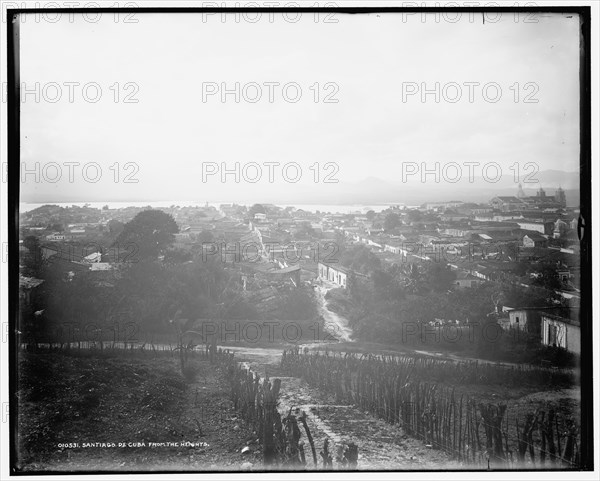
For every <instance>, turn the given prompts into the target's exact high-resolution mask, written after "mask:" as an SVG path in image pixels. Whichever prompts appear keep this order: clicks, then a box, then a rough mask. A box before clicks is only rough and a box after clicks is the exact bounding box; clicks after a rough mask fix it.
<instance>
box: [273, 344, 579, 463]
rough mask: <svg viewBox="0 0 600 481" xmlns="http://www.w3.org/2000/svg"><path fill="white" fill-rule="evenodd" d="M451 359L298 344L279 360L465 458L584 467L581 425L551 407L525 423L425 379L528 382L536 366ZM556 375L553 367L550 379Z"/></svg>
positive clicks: (498, 407) (499, 407) (296, 373)
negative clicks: (304, 349)
mask: <svg viewBox="0 0 600 481" xmlns="http://www.w3.org/2000/svg"><path fill="white" fill-rule="evenodd" d="M452 364H454V369H452V368H450V366H449V363H445V362H444V361H441V362H440V361H437V360H423V359H413V358H409V357H399V358H381V357H375V356H364V355H363V356H360V357H359V356H357V355H351V354H346V355H337V356H336V355H328V354H325V355H323V354H319V353H317V354H313V355H303V354H300V353H299V350H298V349H297V348H296V349H293V350H291V351H284V352H283V355H282V361H281V367H282V369H283V371H284V372H286V373H287V374H289V375H293V376H298V377H302V378H304V379H305V380H306V381H307V382H308V383H310V384H312V385H314V386H316V387H319V388H321V389H323V390H325V391H328V392H331V393H333V394H335V397H336V400H337V402H346V403H352V404H355V405H356V406H358V407H360V408H361V409H362V410H365V411H368V412H370V413H372V414H374V415H376V416H378V417H380V418H382V419H385V420H386V421H387V422H389V423H392V424H397V425H399V426H401V427H402V428H403V430H404V431H405V432H406V433H407V434H408V435H411V436H413V437H416V438H419V439H421V440H423V442H424V443H425V444H427V445H429V446H430V447H433V448H437V449H441V450H443V451H445V452H447V453H449V454H450V455H452V456H453V457H455V458H457V459H459V460H461V461H464V462H467V463H473V464H479V465H482V464H483V465H485V464H488V465H489V464H490V463H493V464H494V466H499V465H500V466H503V467H507V466H508V467H515V466H528V467H531V466H536V463H538V462H539V463H540V464H541V465H542V466H545V467H568V468H577V467H578V466H579V447H578V443H577V440H578V432H577V428H576V426H575V424H574V423H573V422H572V420H570V419H559V416H558V415H557V414H556V413H555V412H554V411H553V410H552V409H545V410H539V411H537V412H535V413H531V414H528V415H527V416H526V418H525V421H522V420H520V419H519V417H518V415H517V414H516V413H512V415H511V413H508V411H507V406H506V405H505V404H490V403H482V402H478V401H477V400H476V399H474V398H472V397H469V396H466V395H462V394H457V393H456V390H455V389H454V388H451V387H446V386H443V385H441V384H440V383H438V382H435V381H432V382H426V381H423V378H424V379H433V380H437V379H443V375H447V376H448V378H449V380H450V381H455V382H456V381H458V383H461V384H469V383H474V384H477V383H484V381H486V380H489V376H496V375H497V376H498V377H497V378H496V379H497V380H498V382H503V383H509V382H513V383H514V382H517V379H521V380H522V379H525V381H531V376H532V375H533V372H532V371H531V370H527V369H514V368H507V367H502V366H493V365H483V366H482V365H476V364H472V363H468V364H466V365H462V366H461V365H460V364H458V365H456V363H452ZM537 375H539V373H537ZM553 375H554V374H553V373H552V372H549V373H547V378H549V379H552V376H553ZM563 375H564V373H559V374H558V376H563ZM520 376H522V377H520ZM511 418H512V420H513V422H514V424H513V423H510V421H509V419H511Z"/></svg>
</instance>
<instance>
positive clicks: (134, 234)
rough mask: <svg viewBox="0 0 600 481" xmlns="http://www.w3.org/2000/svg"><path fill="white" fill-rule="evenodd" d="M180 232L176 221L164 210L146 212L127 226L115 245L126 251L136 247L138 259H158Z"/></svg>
mask: <svg viewBox="0 0 600 481" xmlns="http://www.w3.org/2000/svg"><path fill="white" fill-rule="evenodd" d="M177 232H179V227H178V226H177V224H176V222H175V220H174V219H173V217H172V216H171V215H170V214H167V213H165V212H163V211H162V210H144V211H142V212H140V213H139V214H137V215H136V216H135V217H134V218H133V219H132V220H131V221H130V222H128V223H127V224H125V227H124V228H123V231H122V232H121V233H120V234H119V236H118V237H117V240H116V242H115V244H116V245H117V246H118V247H120V248H122V249H125V248H126V247H127V246H128V245H131V244H133V245H135V246H136V248H137V249H136V250H137V252H136V255H137V258H138V259H149V258H156V257H157V256H158V255H159V254H161V253H162V252H163V251H164V250H165V249H166V247H167V246H169V245H170V244H171V243H172V242H173V241H174V239H175V237H174V234H175V233H177Z"/></svg>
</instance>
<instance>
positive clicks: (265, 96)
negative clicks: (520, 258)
mask: <svg viewBox="0 0 600 481" xmlns="http://www.w3.org/2000/svg"><path fill="white" fill-rule="evenodd" d="M90 18H91V17H90ZM490 18H491V19H492V20H493V18H492V16H491V15H490ZM335 19H336V20H337V23H323V20H324V18H323V16H321V18H320V19H319V22H318V23H317V22H315V18H314V16H313V15H312V14H308V13H306V14H304V15H303V16H302V18H301V19H300V20H299V21H298V22H296V23H292V22H291V21H290V20H289V19H288V21H286V20H285V19H284V18H283V17H282V16H281V15H275V16H274V17H272V18H269V17H268V15H267V14H263V15H262V17H261V19H260V20H259V21H258V22H256V23H250V22H249V21H247V19H246V20H244V19H241V21H239V22H236V21H235V17H234V15H233V14H230V15H229V16H227V17H226V18H225V17H221V16H219V15H214V16H210V17H208V18H207V17H204V16H203V15H202V14H136V16H135V20H137V23H123V16H122V15H121V17H120V19H119V20H120V21H119V22H115V18H114V17H113V15H112V14H108V13H107V14H104V15H103V16H102V18H101V19H100V20H99V21H98V22H96V23H91V22H90V21H86V20H85V19H84V18H83V17H81V16H77V15H76V16H74V17H69V16H67V15H66V14H65V15H63V16H62V17H61V19H60V21H58V22H56V23H51V22H48V21H39V19H38V21H37V22H36V21H35V20H36V19H35V18H34V17H33V16H28V17H27V18H25V19H24V21H22V24H21V82H22V85H26V86H27V89H29V90H35V89H36V87H35V84H36V82H38V83H39V88H38V90H39V92H40V99H39V102H36V101H35V100H36V99H35V96H34V95H33V94H29V95H27V97H26V98H25V102H24V103H23V104H22V112H21V133H22V162H24V163H25V164H26V165H27V168H28V169H32V168H33V165H34V164H35V163H36V162H39V163H40V166H41V167H43V166H44V165H46V164H47V163H49V162H56V163H57V164H58V165H59V166H61V169H62V174H63V175H62V179H61V180H60V181H59V182H56V183H51V182H48V181H47V180H48V179H47V178H45V177H44V175H42V176H41V178H40V182H38V183H36V182H33V181H32V180H33V177H32V176H29V177H28V180H27V182H26V183H25V184H23V185H22V196H21V199H22V201H41V200H42V201H57V202H58V201H61V200H72V199H74V198H75V197H79V198H80V199H81V200H87V199H89V200H101V199H107V200H122V199H131V200H151V199H167V198H168V199H171V198H172V199H182V200H184V199H198V200H205V199H206V200H211V199H224V198H227V197H228V195H229V194H230V193H231V194H232V195H233V194H235V195H237V196H239V195H242V194H243V195H246V194H247V195H259V194H260V193H261V192H265V191H266V190H268V192H269V193H271V194H278V193H282V194H285V193H287V192H290V189H292V190H293V189H304V190H305V192H306V193H307V195H309V194H310V189H311V188H315V189H316V188H317V187H316V186H315V185H314V183H313V182H314V178H313V175H314V173H313V171H311V170H309V167H310V166H311V165H312V164H314V162H319V163H320V170H321V177H320V179H319V181H320V182H322V176H323V174H325V173H327V172H331V171H332V170H331V169H332V168H329V170H328V171H325V170H324V167H323V166H324V164H325V163H327V162H335V163H336V164H337V166H339V171H338V172H337V173H335V174H334V176H333V178H336V179H338V180H339V181H340V183H342V184H344V183H352V182H357V181H360V180H362V179H365V178H367V177H378V178H381V179H384V180H390V181H400V180H401V174H402V163H403V162H404V163H405V165H406V163H407V162H417V163H421V162H425V163H426V165H428V166H430V167H431V166H433V165H434V164H435V163H436V162H440V163H441V165H444V164H445V163H448V162H457V163H458V164H459V165H461V166H464V162H480V163H482V164H483V163H486V162H498V163H499V164H500V165H501V166H502V169H503V170H504V173H505V174H511V175H512V171H509V166H510V165H513V164H514V163H515V162H518V163H520V164H521V165H524V164H525V163H527V162H535V163H537V164H538V165H539V169H540V170H546V169H558V170H565V171H577V170H578V165H579V122H578V119H579V107H578V102H579V78H578V75H579V74H578V69H579V66H578V65H579V57H578V50H579V36H578V29H579V19H578V17H577V16H575V15H573V16H571V15H569V16H568V17H567V16H564V15H554V14H553V15H547V16H539V15H538V16H537V17H536V18H535V20H537V23H523V18H522V17H521V18H520V19H519V20H520V21H519V22H515V18H514V16H513V15H512V14H504V16H503V17H502V18H501V19H500V21H498V22H495V23H492V22H490V21H486V22H485V24H484V23H483V22H482V21H481V18H480V17H479V16H477V17H470V16H469V15H468V14H466V13H464V14H463V15H462V18H461V19H460V21H458V22H456V23H450V22H448V21H444V20H443V19H442V20H441V21H439V22H436V21H435V20H436V19H435V17H434V16H433V15H430V16H428V17H423V18H422V17H421V16H420V15H416V16H412V17H408V18H406V17H404V18H403V16H402V15H401V14H371V15H343V14H337V15H336V17H335ZM292 20H293V19H292ZM69 82H79V84H80V85H74V86H73V87H72V88H73V99H72V100H73V101H72V102H70V99H69V86H68V83H69ZM93 82H95V83H96V84H97V85H98V86H100V88H101V89H102V92H101V94H100V97H99V100H98V101H97V102H95V103H93V102H92V101H91V100H93V99H94V97H95V96H96V95H97V89H96V88H95V87H94V85H91V83H93ZM116 82H118V86H116V85H115V83H116ZM128 82H130V83H132V84H131V85H128V86H127V87H126V86H125V84H127V83H128ZM236 82H239V84H240V94H241V95H240V99H239V103H236V101H235V100H236V99H235V96H234V95H233V94H229V95H227V96H226V97H225V99H224V100H225V102H223V101H222V98H221V95H220V93H221V92H220V90H221V87H222V84H224V85H225V86H226V87H227V88H229V89H234V88H235V83H236ZM265 82H267V83H268V82H278V83H279V85H278V86H273V87H272V89H273V101H272V102H270V101H269V100H270V99H269V87H268V85H266V84H265ZM316 82H318V84H319V85H318V88H316V87H315V83H316ZM436 82H437V83H439V85H440V87H439V91H440V94H441V95H440V98H439V99H438V100H439V101H438V102H436V98H435V95H434V94H433V93H431V94H429V95H427V96H426V97H425V99H423V98H422V97H421V88H422V87H423V86H424V87H426V88H428V89H430V90H433V89H435V84H436ZM469 82H479V85H473V87H472V89H473V98H472V101H470V99H469V87H468V85H467V84H465V83H469ZM53 83H56V84H58V87H59V88H60V94H61V98H60V99H59V100H57V101H54V100H55V99H56V97H57V95H58V93H59V92H58V90H57V88H56V84H53ZM253 83H256V84H258V85H259V86H260V88H261V93H262V97H261V98H260V100H258V101H256V102H254V103H253V102H251V100H253V99H254V98H255V97H256V95H257V90H256V88H255V86H253V85H254V84H253ZM293 83H295V84H294V85H291V84H293ZM327 83H331V84H329V85H328V86H327V87H325V84H327ZM453 83H456V84H458V86H459V87H460V89H461V94H462V97H461V98H460V100H458V101H456V102H452V100H454V99H455V98H456V96H457V93H458V91H457V89H456V88H455V87H456V84H453ZM515 83H518V86H517V85H515ZM86 84H89V85H88V88H87V90H86V94H87V99H88V100H86V98H85V97H84V95H83V92H82V87H83V86H84V85H86ZM133 84H135V85H133ZM285 84H290V85H288V88H287V90H286V95H287V97H284V93H283V92H282V86H284V85H285ZM486 84H488V87H487V90H486V95H487V96H484V94H483V92H482V90H483V89H482V87H483V86H484V85H486ZM297 86H299V87H300V89H301V97H300V99H299V100H298V101H297V102H292V100H294V98H295V97H296V95H297V93H298V90H297ZM497 86H499V87H500V88H501V92H499V91H498V90H497ZM212 88H218V89H219V92H217V94H215V95H209V96H205V98H204V99H203V92H204V93H205V94H206V93H207V89H212ZM414 89H419V90H418V92H417V93H416V94H414V95H404V98H403V93H404V94H407V93H410V92H412V91H413V90H414ZM315 91H318V92H319V97H318V98H315ZM116 92H118V93H119V96H118V98H116ZM517 93H518V95H517ZM244 94H245V95H244ZM328 94H329V95H331V96H330V97H329V99H336V100H338V102H337V103H326V102H324V100H325V97H326V96H327V95H328ZM444 94H445V95H444ZM127 95H130V97H129V100H138V102H137V103H126V102H125V99H126V96H127ZM528 95H529V97H527V96H528ZM496 97H497V98H498V99H499V100H498V101H496V102H493V100H495V98H496ZM286 99H287V100H286ZM115 100H116V102H115ZM315 100H317V101H316V102H315ZM423 100H424V101H423ZM526 100H530V101H531V100H537V102H526ZM66 162H79V163H80V164H81V165H84V164H89V163H92V162H97V163H98V164H99V165H100V166H101V167H102V174H101V178H100V181H98V182H96V183H92V182H89V181H85V180H84V178H83V177H82V174H81V170H80V167H77V166H74V167H73V168H74V182H73V183H69V179H68V165H67V164H65V163H66ZM115 162H118V163H119V170H120V176H119V179H118V182H115V180H116V179H115V178H114V176H115V171H116V167H113V169H112V170H110V168H109V167H110V166H111V165H112V166H114V165H115ZM127 162H135V163H136V165H137V166H138V167H139V170H137V172H135V173H134V174H133V176H132V177H131V178H130V180H131V179H137V180H138V181H139V182H138V183H124V182H123V180H124V178H123V176H124V175H125V174H127V173H133V168H132V167H129V168H128V169H127V170H126V169H125V168H124V165H125V164H126V163H127ZM203 162H217V163H221V162H226V163H227V165H228V167H230V168H233V167H234V163H235V162H240V163H241V166H243V165H244V164H246V163H248V162H257V163H258V164H259V165H261V166H262V168H263V177H262V180H261V181H260V182H258V183H256V184H252V183H250V182H246V181H245V180H244V179H241V182H240V183H239V184H236V183H235V182H234V180H233V176H229V177H228V178H227V179H226V180H227V181H226V182H225V183H222V182H221V179H220V177H219V176H218V175H217V176H211V177H209V178H208V181H207V182H204V183H203V181H202V180H203V179H202V163H203ZM264 162H279V163H280V164H282V165H283V164H285V163H288V162H297V163H298V164H299V165H300V166H301V167H302V179H301V181H300V182H299V183H298V184H295V185H294V184H291V183H289V182H286V181H285V180H284V178H283V176H282V173H281V171H280V169H279V168H278V167H274V182H273V183H269V182H268V179H267V173H268V170H267V169H268V167H267V166H265V165H264ZM78 169H79V170H78ZM249 169H250V168H249ZM475 172H476V174H477V175H478V176H480V175H481V172H479V171H477V168H475ZM45 173H46V177H48V178H50V179H52V178H53V176H54V175H55V174H54V173H55V170H53V169H52V168H48V169H47V170H46V171H45ZM246 173H247V174H248V175H249V176H250V177H253V176H254V175H255V170H252V169H250V170H247V171H246ZM466 173H467V170H466V168H465V170H464V171H463V175H466ZM87 174H88V177H89V178H93V177H94V176H95V175H96V174H95V170H94V169H93V168H90V169H89V170H88V171H87ZM288 174H289V175H290V176H292V177H293V175H294V171H293V170H291V171H288ZM319 187H323V186H319ZM308 200H309V199H307V201H308Z"/></svg>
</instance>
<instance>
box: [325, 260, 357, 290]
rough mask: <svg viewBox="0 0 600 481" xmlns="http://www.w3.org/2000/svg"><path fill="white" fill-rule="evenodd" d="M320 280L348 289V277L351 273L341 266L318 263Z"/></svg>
mask: <svg viewBox="0 0 600 481" xmlns="http://www.w3.org/2000/svg"><path fill="white" fill-rule="evenodd" d="M318 273H319V279H322V280H325V281H329V282H333V283H334V284H337V285H338V286H340V287H344V288H345V287H348V275H349V274H350V272H349V271H348V270H347V269H344V268H343V267H340V266H335V267H333V266H332V265H330V264H325V263H323V262H319V263H318Z"/></svg>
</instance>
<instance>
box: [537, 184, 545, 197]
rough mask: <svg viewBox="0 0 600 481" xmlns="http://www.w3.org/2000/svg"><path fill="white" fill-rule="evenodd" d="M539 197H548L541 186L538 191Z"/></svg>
mask: <svg viewBox="0 0 600 481" xmlns="http://www.w3.org/2000/svg"><path fill="white" fill-rule="evenodd" d="M537 196H538V197H546V191H545V190H544V189H542V186H541V185H540V188H539V189H538V191H537Z"/></svg>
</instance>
